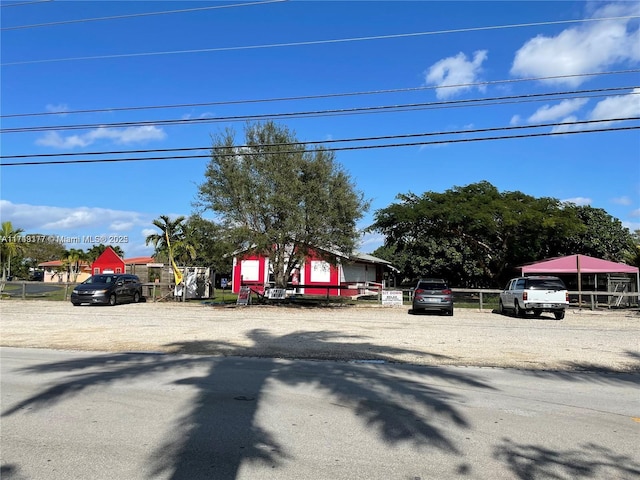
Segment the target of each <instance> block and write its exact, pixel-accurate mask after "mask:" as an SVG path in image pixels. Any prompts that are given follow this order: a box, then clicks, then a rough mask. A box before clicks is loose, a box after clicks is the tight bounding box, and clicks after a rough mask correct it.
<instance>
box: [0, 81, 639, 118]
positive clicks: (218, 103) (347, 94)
mask: <svg viewBox="0 0 640 480" xmlns="http://www.w3.org/2000/svg"><path fill="white" fill-rule="evenodd" d="M638 72H640V69H630V70H615V71H611V72H590V73H576V74H571V75H554V76H548V77H529V78H516V79H506V80H492V81H483V82H474V83H459V84H454V85H444V86H431V85H429V86H421V87H405V88H393V89H385V90H368V91H359V92H342V93H326V94H319V95H300V96H294V97H275V98H258V99H244V100H227V101H214V102H200V103H177V104H168V105H146V106H137V107H111V108H94V109H84V110H67V111H51V112H30V113H12V114H7V115H0V118H18V117H37V116H48V115H74V114H81V113H102V112H122V111H136V110H164V109H172V108H196V107H212V106H223V105H240V104H252V103H270V102H288V101H301V100H320V99H326V98H338V97H353V96H359V95H379V94H388V93H408V92H417V91H424V90H436V89H440V88H441V89H447V88H468V87H479V86H490V85H499V84H508V83H522V82H533V81H545V80H546V81H548V80H561V79H568V78H577V77H594V76H600V75H620V74H627V73H638Z"/></svg>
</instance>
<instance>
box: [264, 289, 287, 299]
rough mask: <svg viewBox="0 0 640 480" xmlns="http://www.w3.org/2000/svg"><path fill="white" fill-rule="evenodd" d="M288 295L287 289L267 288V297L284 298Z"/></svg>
mask: <svg viewBox="0 0 640 480" xmlns="http://www.w3.org/2000/svg"><path fill="white" fill-rule="evenodd" d="M286 296H287V291H286V290H285V289H284V288H270V289H269V290H267V298H271V299H275V300H284V299H285V297H286Z"/></svg>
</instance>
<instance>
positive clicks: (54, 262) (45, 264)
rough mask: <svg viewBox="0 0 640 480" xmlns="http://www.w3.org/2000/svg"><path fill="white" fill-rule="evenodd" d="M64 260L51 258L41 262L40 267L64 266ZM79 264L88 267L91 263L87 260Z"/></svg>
mask: <svg viewBox="0 0 640 480" xmlns="http://www.w3.org/2000/svg"><path fill="white" fill-rule="evenodd" d="M64 264H65V263H64V261H63V260H50V261H48V262H42V263H39V264H38V266H39V267H62V266H63V265H64ZM79 265H80V266H81V267H83V268H88V267H89V266H90V265H89V264H88V263H87V262H80V263H79Z"/></svg>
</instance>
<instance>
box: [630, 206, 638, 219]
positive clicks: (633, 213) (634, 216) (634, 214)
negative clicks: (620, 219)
mask: <svg viewBox="0 0 640 480" xmlns="http://www.w3.org/2000/svg"><path fill="white" fill-rule="evenodd" d="M629 216H630V217H631V218H639V217H640V208H638V209H636V210H633V211H632V212H631V213H630V214H629Z"/></svg>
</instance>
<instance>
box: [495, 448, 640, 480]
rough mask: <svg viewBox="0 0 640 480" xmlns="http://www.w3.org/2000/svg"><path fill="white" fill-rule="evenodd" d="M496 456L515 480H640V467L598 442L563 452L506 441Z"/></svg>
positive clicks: (496, 452) (496, 450)
mask: <svg viewBox="0 0 640 480" xmlns="http://www.w3.org/2000/svg"><path fill="white" fill-rule="evenodd" d="M493 456H494V458H496V459H497V460H500V461H502V462H504V463H505V464H506V465H507V466H508V468H509V469H510V470H511V472H512V473H513V475H514V477H513V478H514V479H520V480H534V479H541V480H542V479H556V480H575V479H581V478H602V479H632V478H640V464H638V463H637V462H635V461H634V460H633V459H631V458H629V457H628V456H626V455H619V454H616V453H615V452H614V451H612V450H610V449H608V448H607V447H603V446H600V445H596V444H595V443H588V444H584V445H578V446H577V447H576V448H573V449H571V450H564V451H563V450H551V449H549V448H545V447H542V446H539V445H524V444H518V443H516V442H514V441H512V440H510V439H508V438H504V439H502V442H501V444H500V445H498V446H497V447H496V448H495V449H494V454H493Z"/></svg>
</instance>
